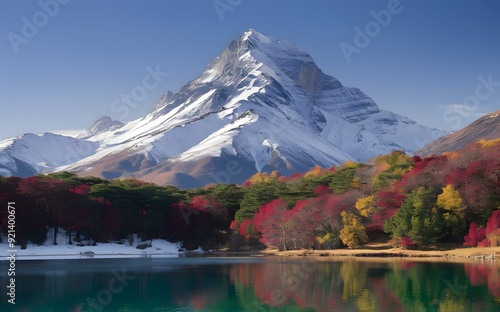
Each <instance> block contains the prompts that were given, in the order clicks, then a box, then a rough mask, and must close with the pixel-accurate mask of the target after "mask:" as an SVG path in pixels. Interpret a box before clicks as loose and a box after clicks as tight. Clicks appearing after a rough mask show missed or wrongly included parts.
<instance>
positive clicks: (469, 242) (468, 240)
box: [464, 222, 486, 247]
mask: <svg viewBox="0 0 500 312" xmlns="http://www.w3.org/2000/svg"><path fill="white" fill-rule="evenodd" d="M485 232H486V230H485V229H484V228H478V227H477V225H476V223H475V222H472V223H471V224H470V227H469V234H467V235H466V236H464V246H470V247H474V246H477V244H478V243H479V242H481V241H482V240H484V239H485V238H486V233H485Z"/></svg>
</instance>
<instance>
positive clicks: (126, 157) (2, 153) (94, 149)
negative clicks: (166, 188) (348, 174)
mask: <svg viewBox="0 0 500 312" xmlns="http://www.w3.org/2000/svg"><path fill="white" fill-rule="evenodd" d="M436 133H438V130H436V129H431V128H428V127H425V126H421V125H419V124H417V123H415V122H414V121H412V120H410V119H408V118H406V117H403V116H400V115H397V114H394V113H391V112H388V111H383V110H380V109H379V107H378V106H377V105H376V104H375V102H374V101H373V100H372V99H371V98H370V97H368V96H367V95H365V94H364V93H363V92H361V91H360V90H359V89H356V88H347V87H345V86H343V85H342V84H341V83H340V82H339V81H338V80H337V79H335V78H333V77H331V76H328V75H326V74H324V73H323V72H322V71H321V70H320V69H319V68H318V67H317V66H316V64H315V63H314V61H313V59H312V58H311V56H310V55H309V54H307V53H306V52H304V51H302V50H300V49H298V48H296V47H294V46H293V45H291V44H290V43H289V42H286V41H280V40H275V39H273V38H271V37H267V36H264V35H262V34H260V33H258V32H256V31H254V30H248V31H246V32H245V33H244V34H243V35H242V36H241V37H240V38H238V39H236V40H234V41H233V42H231V44H230V45H229V46H228V47H227V48H226V49H225V50H224V51H223V52H222V53H221V54H220V55H219V56H218V57H216V58H215V59H214V60H213V61H212V62H211V63H210V64H209V65H208V66H207V68H206V69H205V70H204V71H203V73H202V74H201V75H200V76H199V77H198V78H196V79H195V80H193V81H191V82H189V83H187V84H186V85H185V86H183V87H182V88H181V89H180V90H179V92H177V93H172V92H170V91H169V92H167V93H165V95H164V96H163V97H162V98H161V99H160V100H159V101H158V103H157V104H156V105H155V106H154V108H153V110H152V112H151V113H150V114H148V115H147V116H145V117H143V118H141V119H137V120H134V121H131V122H128V123H126V124H121V123H118V122H114V121H112V120H111V119H110V118H109V117H105V118H102V119H100V120H98V121H97V122H96V123H95V124H94V125H93V126H92V127H91V128H89V129H88V130H86V131H85V132H83V133H82V134H80V135H79V136H78V139H79V140H80V141H82V142H86V144H84V145H89V146H87V147H86V150H85V151H78V150H77V146H73V145H75V144H77V143H78V142H79V140H76V139H75V141H74V142H73V141H68V142H67V144H66V145H65V144H64V143H63V145H62V146H59V145H57V146H55V145H54V146H53V148H51V149H49V150H44V151H42V150H40V149H41V148H45V144H44V143H42V140H43V136H37V138H38V139H36V138H35V140H32V141H31V143H29V144H28V143H26V142H25V140H24V139H23V138H22V137H21V138H15V139H13V141H12V144H14V143H17V144H18V145H23V144H24V146H27V147H29V148H27V149H25V150H24V151H21V150H18V149H17V148H15V147H11V148H10V149H8V148H7V147H5V148H1V149H0V168H3V169H2V170H3V171H2V172H3V173H2V174H9V173H10V174H23V173H20V171H19V170H15V169H12V168H15V167H14V165H13V164H15V161H14V160H13V158H16V159H19V160H22V162H23V163H22V165H23V166H25V167H26V168H27V169H26V170H28V169H31V170H32V171H33V172H35V171H36V172H48V171H54V170H71V171H75V172H77V173H79V174H82V175H90V174H91V175H97V176H102V177H105V178H115V177H137V178H140V179H144V180H148V181H152V182H156V183H161V184H167V183H173V184H176V185H179V186H186V187H192V186H200V185H203V184H206V183H214V182H234V183H239V182H242V181H244V180H245V179H246V178H248V176H249V175H251V174H253V173H255V172H257V171H271V170H274V169H278V170H279V171H280V172H282V173H283V174H291V173H293V172H296V171H303V170H308V169H309V168H311V167H313V166H315V165H321V166H332V165H336V164H339V163H342V162H344V161H346V160H357V161H366V160H368V159H369V158H371V157H373V156H375V155H378V154H383V153H388V152H390V151H391V150H394V149H405V150H407V151H410V152H411V151H414V150H417V149H419V148H421V145H422V144H421V142H423V141H425V140H427V141H428V139H429V138H433V137H436ZM46 135H47V134H46ZM46 135H44V136H46ZM2 144H4V145H5V144H6V143H2ZM71 144H73V145H71ZM67 145H68V146H70V147H69V149H70V150H73V152H72V154H73V155H76V156H77V157H73V158H71V161H67V160H66V161H61V159H59V158H57V155H56V154H58V153H59V152H62V153H64V150H66V149H67ZM33 153H34V154H39V155H38V156H37V157H31V156H26V155H28V154H33ZM23 155H24V156H23ZM40 155H44V156H43V157H44V158H43V160H42V159H41V158H42V157H41V156H40ZM52 157H54V158H56V159H57V161H53V160H52ZM63 158H64V157H63ZM41 162H43V163H44V165H40V163H41ZM11 169H12V170H11ZM9 170H10V171H9ZM28 171H29V170H28ZM28 171H26V172H28Z"/></svg>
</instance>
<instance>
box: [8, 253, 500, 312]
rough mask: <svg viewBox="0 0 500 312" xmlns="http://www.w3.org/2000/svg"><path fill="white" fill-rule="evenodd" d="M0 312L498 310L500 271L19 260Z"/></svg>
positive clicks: (350, 263)
mask: <svg viewBox="0 0 500 312" xmlns="http://www.w3.org/2000/svg"><path fill="white" fill-rule="evenodd" d="M16 265H17V266H16V289H15V290H16V304H15V305H12V304H9V303H8V302H7V300H8V299H9V297H8V296H7V291H6V290H7V289H8V288H7V286H8V283H7V263H5V262H2V263H0V277H1V287H2V294H1V296H0V298H1V303H0V311H2V312H3V311H73V312H77V311H122V312H125V311H127V312H131V311H158V312H160V311H252V312H253V311H384V312H385V311H450V312H460V311H482V312H486V311H500V265H499V264H498V261H497V262H496V263H495V262H491V261H490V262H481V261H477V262H471V263H466V264H463V263H442V262H421V261H411V260H401V259H375V260H374V259H347V258H346V259H340V260H338V261H333V260H332V261H330V260H328V261H325V260H323V259H321V260H320V261H317V260H314V259H313V258H308V259H303V258H290V257H287V258H280V257H244V258H237V257H213V258H204V257H196V258H153V259H146V258H137V259H101V260H100V259H82V260H44V261H38V260H33V261H17V263H16Z"/></svg>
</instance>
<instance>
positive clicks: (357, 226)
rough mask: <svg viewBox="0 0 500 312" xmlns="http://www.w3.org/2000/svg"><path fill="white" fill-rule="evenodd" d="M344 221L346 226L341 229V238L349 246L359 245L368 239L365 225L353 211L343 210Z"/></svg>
mask: <svg viewBox="0 0 500 312" xmlns="http://www.w3.org/2000/svg"><path fill="white" fill-rule="evenodd" d="M341 216H342V223H343V224H344V227H343V228H342V230H340V239H341V240H342V242H343V243H344V244H345V245H346V246H347V247H349V248H355V247H358V246H359V245H360V244H363V243H366V242H367V241H368V236H367V235H366V232H365V227H364V226H363V224H361V221H360V220H359V218H358V217H357V216H355V215H354V214H353V213H350V212H347V211H342V214H341Z"/></svg>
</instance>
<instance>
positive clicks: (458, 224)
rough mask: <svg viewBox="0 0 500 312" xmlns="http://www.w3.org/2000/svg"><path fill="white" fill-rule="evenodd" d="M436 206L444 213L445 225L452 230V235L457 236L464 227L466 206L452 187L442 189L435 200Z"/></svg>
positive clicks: (449, 185) (447, 186)
mask: <svg viewBox="0 0 500 312" xmlns="http://www.w3.org/2000/svg"><path fill="white" fill-rule="evenodd" d="M436 203H437V206H438V207H440V208H441V209H443V210H444V211H445V213H444V214H443V217H444V220H445V225H446V226H448V227H449V228H451V229H452V232H453V234H454V235H459V234H460V231H461V230H462V229H463V228H464V226H465V209H466V208H467V206H466V205H465V203H464V200H463V199H462V196H461V195H460V192H459V191H457V190H456V189H455V188H454V187H453V185H451V184H448V185H446V186H445V187H443V192H442V193H441V194H439V196H438V198H437V202H436Z"/></svg>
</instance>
